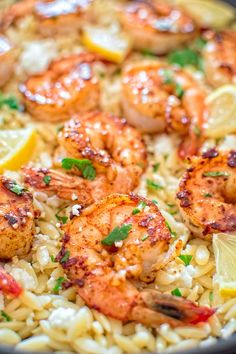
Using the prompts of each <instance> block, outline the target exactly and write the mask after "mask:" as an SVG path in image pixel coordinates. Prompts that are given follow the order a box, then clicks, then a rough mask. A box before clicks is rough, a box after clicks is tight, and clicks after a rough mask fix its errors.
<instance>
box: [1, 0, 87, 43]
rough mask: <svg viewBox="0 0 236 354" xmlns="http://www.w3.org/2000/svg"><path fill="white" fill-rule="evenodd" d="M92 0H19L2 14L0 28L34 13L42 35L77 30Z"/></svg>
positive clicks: (4, 27)
mask: <svg viewBox="0 0 236 354" xmlns="http://www.w3.org/2000/svg"><path fill="white" fill-rule="evenodd" d="M91 2H92V0H70V1H68V0H41V1H36V0H21V1H19V2H17V3H16V4H13V5H12V6H10V7H9V8H8V9H7V10H6V11H5V12H4V13H3V15H2V18H1V20H0V29H1V30H6V29H7V28H8V27H9V26H10V25H11V24H13V23H15V22H16V21H17V20H19V19H21V18H23V17H25V16H27V15H34V17H35V20H36V23H37V28H38V31H39V32H40V33H41V34H42V35H43V36H54V35H57V34H71V33H72V32H78V30H79V29H80V28H81V27H82V25H83V23H84V21H85V20H86V18H87V11H88V7H89V4H90V3H91Z"/></svg>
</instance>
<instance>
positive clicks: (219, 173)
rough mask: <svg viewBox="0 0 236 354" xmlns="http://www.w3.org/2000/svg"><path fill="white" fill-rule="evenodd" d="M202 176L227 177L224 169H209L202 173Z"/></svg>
mask: <svg viewBox="0 0 236 354" xmlns="http://www.w3.org/2000/svg"><path fill="white" fill-rule="evenodd" d="M202 175H203V176H204V177H229V173H228V172H226V171H209V172H204V173H203V174H202Z"/></svg>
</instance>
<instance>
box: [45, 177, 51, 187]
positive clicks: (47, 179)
mask: <svg viewBox="0 0 236 354" xmlns="http://www.w3.org/2000/svg"><path fill="white" fill-rule="evenodd" d="M51 179H52V177H51V176H49V175H46V176H44V177H43V181H44V183H45V184H46V186H49V184H50V182H51Z"/></svg>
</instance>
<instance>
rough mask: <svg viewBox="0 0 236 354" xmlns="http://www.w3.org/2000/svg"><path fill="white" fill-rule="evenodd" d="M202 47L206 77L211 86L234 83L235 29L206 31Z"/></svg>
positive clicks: (235, 79) (235, 70) (235, 80)
mask: <svg viewBox="0 0 236 354" xmlns="http://www.w3.org/2000/svg"><path fill="white" fill-rule="evenodd" d="M206 38H207V39H208V42H207V44H206V46H205V47H204V49H203V59H204V67H205V74H206V79H207V81H208V82H209V84H210V85H212V86H213V87H218V86H222V85H225V84H228V83H236V31H234V30H225V31H222V32H220V33H213V32H207V33H206Z"/></svg>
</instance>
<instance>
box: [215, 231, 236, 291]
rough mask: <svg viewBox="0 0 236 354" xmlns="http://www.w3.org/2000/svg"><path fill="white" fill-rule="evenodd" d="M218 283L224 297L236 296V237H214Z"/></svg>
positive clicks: (224, 235) (222, 235) (217, 235)
mask: <svg viewBox="0 0 236 354" xmlns="http://www.w3.org/2000/svg"><path fill="white" fill-rule="evenodd" d="M213 250H214V254H215V261H216V282H217V283H218V284H219V291H220V295H221V296H223V297H227V296H235V295H236V235H230V234H224V233H221V234H215V235H213Z"/></svg>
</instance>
